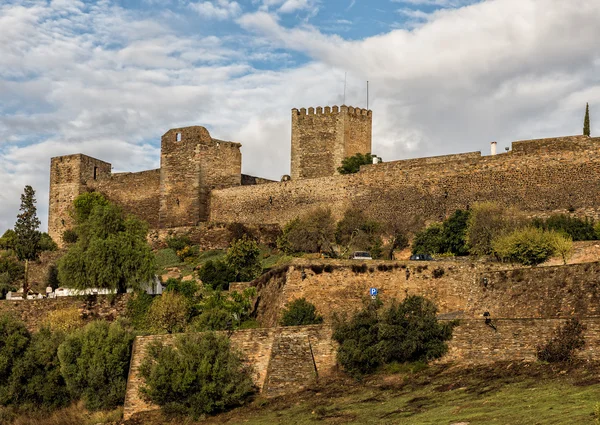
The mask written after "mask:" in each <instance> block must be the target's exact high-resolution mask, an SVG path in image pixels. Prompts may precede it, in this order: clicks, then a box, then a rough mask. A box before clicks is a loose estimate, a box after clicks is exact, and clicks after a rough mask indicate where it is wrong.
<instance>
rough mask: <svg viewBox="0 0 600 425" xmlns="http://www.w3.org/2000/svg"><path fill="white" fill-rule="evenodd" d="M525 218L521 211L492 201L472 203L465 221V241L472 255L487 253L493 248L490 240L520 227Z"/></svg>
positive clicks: (491, 251) (523, 223) (490, 252)
mask: <svg viewBox="0 0 600 425" xmlns="http://www.w3.org/2000/svg"><path fill="white" fill-rule="evenodd" d="M524 225H525V219H524V217H523V215H522V213H521V212H519V211H518V210H516V209H514V208H506V207H504V206H502V205H499V204H497V203H494V202H480V203H476V204H475V205H473V207H472V208H471V215H470V216H469V220H468V223H467V230H466V241H467V245H468V246H469V252H470V253H471V254H474V255H489V254H492V253H493V251H494V249H493V247H492V242H493V241H494V240H495V239H497V238H499V237H500V236H503V235H505V234H507V233H510V232H512V231H514V230H516V229H519V228H522V227H523V226H524Z"/></svg>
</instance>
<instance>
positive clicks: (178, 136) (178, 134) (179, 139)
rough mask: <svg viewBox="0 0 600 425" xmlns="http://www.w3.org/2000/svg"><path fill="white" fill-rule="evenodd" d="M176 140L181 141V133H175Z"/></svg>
mask: <svg viewBox="0 0 600 425" xmlns="http://www.w3.org/2000/svg"><path fill="white" fill-rule="evenodd" d="M176 140H177V141H178V142H181V133H177V139H176Z"/></svg>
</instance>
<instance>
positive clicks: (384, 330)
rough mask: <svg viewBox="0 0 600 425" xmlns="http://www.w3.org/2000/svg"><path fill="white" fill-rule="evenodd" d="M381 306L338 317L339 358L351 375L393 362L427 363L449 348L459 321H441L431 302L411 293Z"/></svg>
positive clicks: (367, 371)
mask: <svg viewBox="0 0 600 425" xmlns="http://www.w3.org/2000/svg"><path fill="white" fill-rule="evenodd" d="M381 309H382V307H381V303H378V302H376V303H371V304H369V305H368V306H367V307H366V308H365V309H363V310H361V311H359V312H358V313H356V314H355V315H354V316H353V317H352V319H350V320H348V321H347V320H343V319H342V320H340V319H336V320H335V326H334V333H333V338H334V339H335V340H336V341H337V342H339V343H340V348H339V350H338V361H339V363H340V364H341V365H342V366H343V367H344V369H345V370H346V371H347V372H349V373H350V374H352V375H355V376H360V375H363V374H367V373H371V372H373V371H375V370H376V369H377V368H379V367H381V366H383V365H386V364H390V363H394V362H398V363H404V362H420V361H422V362H427V361H430V360H433V359H437V358H439V357H441V356H443V355H444V354H445V353H446V351H447V350H448V346H447V344H446V341H448V340H449V339H450V338H451V337H452V329H453V327H454V326H455V325H456V323H454V322H450V323H439V322H438V320H437V317H436V314H437V309H436V307H435V305H434V304H433V303H432V302H431V301H429V300H427V299H425V298H423V297H420V296H409V297H407V298H406V299H405V300H404V301H403V302H402V303H400V304H398V303H396V302H393V303H392V305H390V306H389V307H388V308H386V309H385V310H383V311H380V310H381Z"/></svg>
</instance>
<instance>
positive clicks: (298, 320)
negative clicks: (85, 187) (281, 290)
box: [281, 298, 323, 326]
mask: <svg viewBox="0 0 600 425" xmlns="http://www.w3.org/2000/svg"><path fill="white" fill-rule="evenodd" d="M321 323H323V317H322V316H319V315H318V314H317V308H316V307H315V306H314V304H311V303H309V302H308V301H306V298H298V299H295V300H294V301H292V302H291V303H289V304H288V305H287V307H286V308H285V309H284V310H283V314H282V317H281V326H301V325H318V324H321Z"/></svg>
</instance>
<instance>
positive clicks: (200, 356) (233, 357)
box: [140, 332, 256, 418]
mask: <svg viewBox="0 0 600 425" xmlns="http://www.w3.org/2000/svg"><path fill="white" fill-rule="evenodd" d="M140 374H141V376H142V377H143V378H144V379H145V385H144V386H143V387H142V389H141V391H142V392H143V393H144V394H145V395H146V396H147V397H148V398H149V399H150V400H151V401H152V402H154V403H156V404H158V405H159V406H161V408H162V409H163V410H164V411H165V412H167V413H176V414H186V415H191V416H193V417H195V418H198V417H199V416H201V415H204V414H214V413H218V412H223V411H226V410H229V409H232V408H234V407H237V406H241V405H243V404H244V403H245V402H246V401H247V400H248V398H249V397H250V396H251V395H252V394H254V393H255V391H256V388H255V386H254V383H253V381H252V377H251V370H250V368H249V367H248V366H247V365H246V364H245V363H244V358H243V357H242V355H241V354H240V353H239V352H237V351H236V350H234V349H232V348H231V345H230V342H229V339H228V338H227V337H225V336H224V335H217V334H215V333H212V332H211V333H204V334H187V335H180V336H178V337H177V339H176V340H175V346H174V347H171V346H166V345H163V344H161V343H160V342H157V343H154V344H152V345H151V346H150V347H149V352H148V356H147V357H146V358H145V359H144V361H143V362H142V365H141V367H140Z"/></svg>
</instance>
